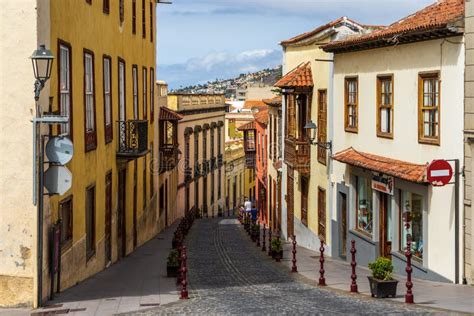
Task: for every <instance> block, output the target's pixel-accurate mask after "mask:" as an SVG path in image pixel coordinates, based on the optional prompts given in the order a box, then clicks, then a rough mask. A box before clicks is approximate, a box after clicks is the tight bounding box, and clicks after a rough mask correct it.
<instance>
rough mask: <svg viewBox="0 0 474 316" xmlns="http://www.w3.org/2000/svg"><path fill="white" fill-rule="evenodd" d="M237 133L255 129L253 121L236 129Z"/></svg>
mask: <svg viewBox="0 0 474 316" xmlns="http://www.w3.org/2000/svg"><path fill="white" fill-rule="evenodd" d="M237 129H238V130H239V131H248V130H251V129H257V127H256V126H255V121H251V122H248V123H246V124H244V125H242V126H240V127H238V128H237Z"/></svg>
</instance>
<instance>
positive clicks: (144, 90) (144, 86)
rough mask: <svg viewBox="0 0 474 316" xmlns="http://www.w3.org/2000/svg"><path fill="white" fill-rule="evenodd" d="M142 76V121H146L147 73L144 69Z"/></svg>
mask: <svg viewBox="0 0 474 316" xmlns="http://www.w3.org/2000/svg"><path fill="white" fill-rule="evenodd" d="M142 74H143V119H144V120H146V119H147V116H148V113H147V112H148V111H147V96H148V95H147V93H148V92H147V84H148V79H147V72H146V68H143V69H142Z"/></svg>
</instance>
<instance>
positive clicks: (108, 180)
mask: <svg viewBox="0 0 474 316" xmlns="http://www.w3.org/2000/svg"><path fill="white" fill-rule="evenodd" d="M105 260H106V261H107V262H109V261H111V260H112V171H110V172H108V173H107V175H106V176H105Z"/></svg>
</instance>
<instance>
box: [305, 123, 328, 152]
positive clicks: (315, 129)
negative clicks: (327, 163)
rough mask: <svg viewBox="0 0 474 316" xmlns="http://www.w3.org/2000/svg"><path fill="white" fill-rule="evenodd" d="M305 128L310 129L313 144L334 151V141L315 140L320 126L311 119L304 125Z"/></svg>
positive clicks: (310, 140)
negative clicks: (322, 141)
mask: <svg viewBox="0 0 474 316" xmlns="http://www.w3.org/2000/svg"><path fill="white" fill-rule="evenodd" d="M304 129H305V130H306V131H309V135H310V136H309V142H310V143H311V144H312V145H316V146H318V147H321V148H324V149H326V150H329V151H332V141H329V142H327V143H320V142H318V141H315V139H316V136H317V134H318V126H317V125H316V124H315V123H314V122H313V121H309V122H308V123H306V125H305V126H304Z"/></svg>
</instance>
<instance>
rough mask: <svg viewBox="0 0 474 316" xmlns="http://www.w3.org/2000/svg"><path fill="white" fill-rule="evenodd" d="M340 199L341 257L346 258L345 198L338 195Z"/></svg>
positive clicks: (344, 195) (341, 194)
mask: <svg viewBox="0 0 474 316" xmlns="http://www.w3.org/2000/svg"><path fill="white" fill-rule="evenodd" d="M340 198H341V226H340V229H341V244H342V245H341V253H340V255H341V257H344V258H345V257H346V254H347V196H346V194H344V193H340Z"/></svg>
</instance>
